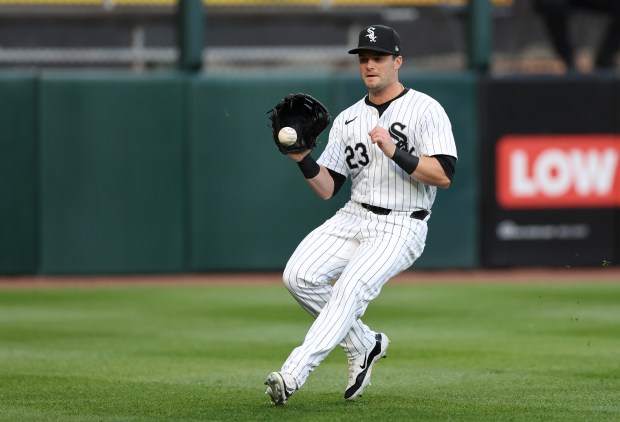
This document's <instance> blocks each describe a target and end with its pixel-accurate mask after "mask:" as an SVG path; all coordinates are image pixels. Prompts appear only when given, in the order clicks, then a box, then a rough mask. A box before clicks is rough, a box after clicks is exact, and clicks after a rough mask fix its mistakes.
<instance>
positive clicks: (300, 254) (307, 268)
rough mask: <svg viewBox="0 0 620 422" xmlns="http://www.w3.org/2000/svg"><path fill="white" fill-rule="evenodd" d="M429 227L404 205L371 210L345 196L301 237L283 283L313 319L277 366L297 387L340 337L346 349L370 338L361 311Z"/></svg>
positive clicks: (366, 344)
mask: <svg viewBox="0 0 620 422" xmlns="http://www.w3.org/2000/svg"><path fill="white" fill-rule="evenodd" d="M426 233H427V224H426V221H420V220H416V219H413V218H411V217H409V213H394V215H392V214H390V215H387V216H381V215H375V214H373V213H371V212H369V211H367V210H365V209H364V208H362V207H361V206H360V205H359V204H356V203H354V202H349V203H348V204H347V205H345V206H344V207H343V208H342V209H341V210H339V211H338V212H337V213H336V215H334V216H333V217H332V218H331V219H329V220H327V221H326V222H325V223H324V224H322V225H321V226H319V227H318V228H316V229H315V230H313V231H312V232H311V233H310V234H308V236H306V238H305V239H304V240H303V241H302V242H301V243H300V244H299V246H298V247H297V249H296V250H295V252H294V253H293V255H292V256H291V258H290V259H289V261H288V263H287V265H286V268H285V270H284V284H285V285H286V287H287V288H288V290H289V291H290V292H291V294H292V295H293V297H294V298H295V299H296V300H297V301H298V302H299V304H300V305H301V306H302V307H303V308H304V309H305V310H306V311H307V312H308V313H310V314H311V315H312V316H313V317H315V318H316V319H315V321H314V323H313V324H312V326H311V327H310V329H309V331H308V333H307V334H306V338H305V339H304V342H303V344H302V345H301V346H299V347H297V348H296V349H294V350H293V351H292V352H291V354H290V355H289V357H288V359H287V360H286V362H285V363H284V365H283V366H282V369H281V371H282V372H285V373H289V374H291V375H292V376H293V377H295V379H296V380H297V384H298V387H301V386H302V385H303V384H304V382H305V381H306V379H307V377H308V375H309V374H310V372H312V371H313V370H314V368H316V367H317V366H318V365H319V364H320V362H321V361H322V360H323V359H325V357H326V356H327V355H328V354H329V352H330V351H331V350H332V349H334V348H335V347H336V346H337V345H338V344H340V345H341V346H342V347H343V349H344V350H345V353H346V354H347V356H348V357H356V356H358V355H360V354H363V353H364V352H365V351H366V350H367V349H369V348H371V347H372V346H373V345H374V343H375V333H374V332H373V331H372V330H371V329H370V328H369V327H367V326H366V325H365V324H364V323H363V322H362V320H361V319H360V318H361V317H362V315H364V312H365V311H366V307H367V306H368V304H369V302H370V301H371V300H373V299H374V298H376V297H377V296H378V294H379V292H380V291H381V288H382V286H383V285H384V284H385V283H386V282H387V281H388V280H389V279H390V278H391V277H393V276H395V275H396V274H398V273H400V272H401V271H403V270H405V269H407V268H409V267H410V266H411V265H412V264H413V263H414V262H415V260H416V259H418V258H419V257H420V255H421V254H422V251H423V250H424V245H425V241H426ZM334 281H336V282H335V284H333V282H334ZM332 284H333V287H332Z"/></svg>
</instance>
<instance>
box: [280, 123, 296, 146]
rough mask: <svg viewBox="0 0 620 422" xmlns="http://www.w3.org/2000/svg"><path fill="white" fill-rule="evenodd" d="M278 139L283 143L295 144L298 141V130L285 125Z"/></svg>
mask: <svg viewBox="0 0 620 422" xmlns="http://www.w3.org/2000/svg"><path fill="white" fill-rule="evenodd" d="M278 140H279V141H280V143H281V144H282V145H286V146H288V145H293V144H294V143H295V141H297V132H296V131H295V129H293V128H292V127H288V126H287V127H283V128H282V129H280V132H278Z"/></svg>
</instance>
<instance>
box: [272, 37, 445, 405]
mask: <svg viewBox="0 0 620 422" xmlns="http://www.w3.org/2000/svg"><path fill="white" fill-rule="evenodd" d="M400 52H401V43H400V37H399V35H398V33H397V32H396V31H394V30H393V29H392V28H389V27H387V26H382V25H372V26H368V27H366V28H364V29H363V30H362V31H361V32H360V34H359V43H358V47H357V48H355V49H353V50H350V51H349V53H350V54H357V55H358V57H359V70H360V73H361V77H362V80H363V82H364V84H365V85H366V87H367V88H368V95H367V96H365V97H364V98H362V99H361V100H360V101H358V102H357V103H355V104H353V105H352V106H351V107H349V108H347V109H346V110H344V111H343V112H342V113H340V114H339V115H338V116H337V117H336V119H335V120H334V122H333V125H332V128H331V130H330V133H329V141H328V144H327V146H326V147H325V150H324V152H323V153H322V154H321V156H320V157H319V159H318V160H316V161H315V160H314V159H313V157H312V155H311V154H310V152H311V151H310V150H305V151H302V152H298V153H289V154H288V156H289V157H290V158H291V159H293V160H294V161H295V162H297V164H298V165H299V168H300V170H301V172H302V173H303V175H304V176H305V178H306V180H307V183H308V184H309V186H310V188H311V189H312V190H313V191H314V192H315V193H316V194H317V195H318V196H319V197H321V198H323V199H328V198H331V197H332V196H334V195H335V194H336V193H337V192H338V191H339V189H340V188H341V186H342V184H343V183H344V181H345V180H346V178H347V177H350V178H351V180H352V187H351V199H350V200H349V201H348V202H347V203H346V204H345V205H344V207H343V208H342V209H340V210H339V211H338V212H337V213H336V214H335V215H334V216H333V217H332V218H330V219H329V220H327V221H326V222H325V223H323V224H322V225H321V226H319V227H318V228H316V229H315V230H313V231H312V232H311V233H310V234H308V236H307V237H306V238H305V239H304V240H303V241H302V242H301V243H300V244H299V246H298V247H297V249H296V250H295V252H294V253H293V255H292V256H291V258H290V259H289V261H288V263H287V265H286V268H285V270H284V277H283V279H284V284H285V286H286V287H287V288H288V290H289V291H290V293H291V294H292V296H293V297H294V298H295V299H296V300H297V302H299V304H300V305H301V307H302V308H303V309H304V310H306V311H307V312H308V313H310V315H312V316H313V317H314V318H315V320H314V323H313V324H312V326H311V327H310V329H309V331H308V333H307V335H306V337H305V339H304V341H303V343H302V344H301V345H300V346H299V347H297V348H295V349H294V350H293V351H292V352H291V354H290V355H289V357H288V358H287V359H286V361H285V362H284V364H283V365H282V368H281V369H280V371H278V372H272V373H270V374H269V375H268V376H267V380H266V382H265V384H266V385H267V391H266V393H267V394H268V395H269V396H270V397H271V401H272V402H273V403H274V404H276V405H281V404H284V403H285V402H286V401H287V399H288V398H289V397H290V396H291V394H293V393H294V392H295V391H296V390H298V389H299V388H301V386H302V385H303V384H304V383H305V382H306V379H307V378H308V375H309V374H310V372H312V371H313V370H314V368H316V367H317V366H318V365H319V364H320V362H321V361H322V360H323V359H325V357H326V356H327V355H328V354H329V352H330V351H331V350H332V349H334V348H335V347H336V346H337V345H340V346H341V347H342V348H343V349H344V351H345V354H346V356H347V358H348V360H349V380H348V384H347V386H346V389H345V393H344V398H345V399H346V400H354V399H356V398H357V397H358V396H360V395H361V394H362V392H363V391H364V388H365V387H366V386H367V385H368V384H369V383H370V375H371V372H372V370H373V367H374V365H375V364H376V363H377V361H378V360H379V359H380V358H383V357H385V356H386V352H387V349H388V346H389V342H390V340H389V339H388V337H387V335H386V334H384V333H380V332H376V331H374V330H373V329H371V328H370V327H368V326H367V325H365V324H364V322H363V321H362V319H361V318H362V316H363V315H364V312H365V311H366V308H367V306H368V304H369V303H370V301H372V300H373V299H374V298H376V297H377V295H379V293H380V291H381V288H382V287H383V285H384V284H385V283H386V282H387V281H388V280H389V279H390V278H391V277H393V276H395V275H396V274H398V273H400V272H402V271H403V270H405V269H407V268H409V267H410V266H411V265H412V264H413V263H414V262H415V261H416V259H418V258H419V257H420V255H421V254H422V251H423V250H424V245H425V241H426V234H427V223H428V220H429V218H430V215H431V207H432V205H433V202H434V200H435V194H436V190H437V187H440V188H444V189H446V188H448V187H449V186H450V185H451V183H452V178H453V176H454V171H455V166H456V161H457V153H456V146H455V142H454V137H453V134H452V128H451V124H450V121H449V119H448V117H447V115H446V113H445V111H444V109H443V108H442V107H441V105H440V104H439V103H438V102H437V101H435V100H434V99H433V98H431V97H429V96H428V95H425V94H423V93H421V92H418V91H416V90H414V89H412V88H406V87H404V86H403V85H402V84H401V83H400V82H399V78H398V71H399V69H400V68H401V66H402V64H403V57H402V56H401V55H400Z"/></svg>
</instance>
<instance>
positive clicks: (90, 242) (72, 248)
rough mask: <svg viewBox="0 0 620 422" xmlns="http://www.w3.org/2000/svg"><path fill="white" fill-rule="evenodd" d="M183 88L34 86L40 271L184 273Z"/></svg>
mask: <svg viewBox="0 0 620 422" xmlns="http://www.w3.org/2000/svg"><path fill="white" fill-rule="evenodd" d="M183 95H184V91H183V81H182V80H181V79H179V78H178V77H172V76H171V77H166V76H144V75H142V76H140V75H135V76H132V75H105V74H104V75H96V74H95V75H93V74H86V75H80V74H71V75H67V74H45V75H44V76H43V77H42V79H41V98H40V124H41V211H42V214H41V270H42V272H43V273H47V274H58V273H121V272H123V273H132V272H134V273H135V272H178V271H183V270H184V269H185V268H184V264H185V263H184V253H185V250H184V247H185V244H184V224H183V219H184V217H185V215H184V205H183V204H184V200H185V198H184V190H183V185H184V182H185V180H184V170H183V169H184V166H183V160H184V152H183V151H184V142H185V141H184V129H185V127H184V113H185V109H184V98H183Z"/></svg>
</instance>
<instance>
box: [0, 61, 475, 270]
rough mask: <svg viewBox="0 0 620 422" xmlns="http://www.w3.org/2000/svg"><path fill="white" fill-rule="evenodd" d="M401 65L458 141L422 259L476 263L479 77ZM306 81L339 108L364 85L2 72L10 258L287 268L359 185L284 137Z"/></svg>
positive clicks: (1, 246) (0, 220)
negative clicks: (280, 134)
mask: <svg viewBox="0 0 620 422" xmlns="http://www.w3.org/2000/svg"><path fill="white" fill-rule="evenodd" d="M401 78H402V81H403V83H404V84H405V85H407V86H409V87H412V88H414V89H417V90H420V91H423V92H426V93H428V94H430V95H431V96H433V97H435V98H436V99H438V100H439V101H440V102H441V103H442V104H443V105H444V107H445V108H446V111H447V112H448V115H449V116H450V118H451V121H452V124H453V128H454V133H455V136H456V140H457V145H458V149H459V164H458V168H457V175H456V179H455V183H454V185H453V187H452V188H451V189H449V190H447V191H440V192H439V194H438V197H437V201H436V204H435V207H434V213H433V217H432V219H431V221H430V234H429V237H428V242H427V250H426V252H425V254H424V256H423V258H422V259H420V260H419V262H418V263H416V266H417V267H419V268H469V267H477V266H478V261H479V258H478V255H479V252H478V251H479V245H478V244H479V240H478V232H479V218H478V209H477V207H478V196H479V194H478V186H479V181H478V174H477V168H478V163H477V157H478V152H477V149H478V145H477V139H478V134H477V133H478V123H477V122H478V111H477V110H478V105H477V102H478V94H477V92H478V88H477V86H478V82H477V77H475V76H474V75H473V74H469V73H463V74H454V75H432V76H430V75H418V74H413V73H412V74H403V75H401ZM300 91H302V92H308V93H310V94H312V95H314V96H316V97H317V98H319V99H321V100H322V101H323V102H324V103H325V104H326V106H327V107H328V108H329V109H330V110H331V111H332V113H333V114H334V116H335V115H336V114H337V113H338V112H339V111H340V110H342V109H343V108H344V107H346V106H348V105H350V104H352V103H353V102H354V101H357V100H358V99H359V98H361V97H362V96H363V95H364V93H365V89H364V87H363V85H362V84H361V82H360V81H359V77H358V75H357V74H340V73H336V74H330V73H326V74H320V73H319V74H311V75H310V74H308V75H303V74H296V75H292V74H279V75H270V76H256V75H247V74H244V75H232V76H231V75H219V76H218V75H202V76H191V75H181V74H176V73H175V74H145V75H136V74H129V73H92V72H79V73H69V72H43V73H40V74H19V75H17V74H12V73H0V95H2V98H3V100H4V101H3V102H2V105H0V107H1V109H0V110H1V111H2V113H0V125H1V134H2V136H1V138H0V152H1V153H2V154H1V155H0V165H1V167H0V176H1V180H0V230H1V237H0V273H1V274H114V273H182V272H202V271H271V270H276V271H278V270H281V269H282V268H283V267H284V265H285V264H286V260H287V259H288V257H289V256H290V254H291V253H292V252H293V249H294V248H295V246H296V245H297V243H298V242H299V241H300V240H301V239H302V238H303V236H305V235H306V234H307V232H308V231H309V230H311V229H312V228H313V227H315V226H317V225H318V224H320V223H322V222H323V221H324V220H325V219H326V218H328V217H329V216H331V215H332V214H333V213H334V212H335V211H336V210H337V209H338V208H339V207H340V206H342V204H344V202H345V201H346V200H347V199H348V196H349V195H348V190H349V188H350V185H349V184H348V183H347V184H346V185H345V186H344V187H343V190H342V191H341V192H340V193H339V195H338V196H337V197H336V198H334V199H332V200H330V201H322V200H320V199H319V198H318V197H316V196H315V195H314V194H313V193H312V192H311V191H310V190H309V189H308V188H307V187H306V185H305V182H304V179H303V177H302V176H301V174H300V173H299V170H298V169H297V167H296V166H295V165H294V163H292V162H291V161H290V160H289V159H288V158H286V157H284V156H282V155H281V154H280V153H279V152H278V151H277V149H276V147H275V145H274V144H273V140H272V139H271V134H270V129H269V127H268V126H267V125H268V120H267V111H268V110H269V108H270V107H271V106H272V105H273V104H275V103H276V102H277V101H278V100H279V99H280V98H282V97H283V96H285V95H287V94H289V93H292V92H300ZM319 141H320V144H319V148H318V151H317V152H316V154H317V156H318V153H319V152H320V151H322V149H323V148H324V146H325V143H326V141H327V131H326V132H325V133H323V134H322V135H321V137H320V139H319Z"/></svg>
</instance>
